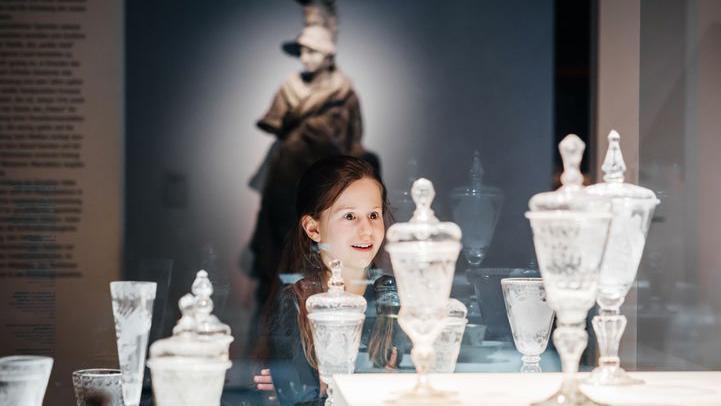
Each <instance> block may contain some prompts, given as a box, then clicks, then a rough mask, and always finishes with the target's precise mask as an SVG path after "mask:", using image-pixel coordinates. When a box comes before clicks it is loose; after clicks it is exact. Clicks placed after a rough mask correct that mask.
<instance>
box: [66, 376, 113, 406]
mask: <svg viewBox="0 0 721 406" xmlns="http://www.w3.org/2000/svg"><path fill="white" fill-rule="evenodd" d="M73 387H74V388H75V401H76V402H77V404H78V406H92V405H102V406H125V405H124V404H123V388H122V374H121V372H120V370H119V369H103V368H95V369H81V370H79V371H74V372H73Z"/></svg>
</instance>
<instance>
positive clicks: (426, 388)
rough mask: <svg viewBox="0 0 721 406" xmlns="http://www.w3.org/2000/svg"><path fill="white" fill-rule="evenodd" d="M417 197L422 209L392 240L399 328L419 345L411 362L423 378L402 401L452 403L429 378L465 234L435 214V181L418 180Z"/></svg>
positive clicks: (393, 233) (393, 232)
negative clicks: (433, 206) (435, 346)
mask: <svg viewBox="0 0 721 406" xmlns="http://www.w3.org/2000/svg"><path fill="white" fill-rule="evenodd" d="M411 195H412V196H413V201H414V202H415V203H416V210H415V211H414V213H413V217H412V218H411V220H410V221H409V222H407V223H396V224H394V225H393V226H391V227H390V228H389V229H388V232H387V234H386V235H387V240H388V244H387V246H386V250H387V251H388V253H389V254H390V257H391V262H392V264H393V272H394V274H395V277H396V282H397V284H398V295H399V297H400V301H401V309H400V311H399V313H398V323H399V324H400V326H401V328H403V331H405V333H406V334H407V335H408V337H409V338H410V339H411V341H412V342H413V350H412V351H411V358H412V359H413V364H414V365H415V367H416V372H417V373H418V381H417V383H416V386H415V387H414V388H413V389H412V390H411V391H410V392H407V393H404V394H402V395H401V398H400V399H397V401H398V402H399V403H401V404H421V403H424V402H429V401H430V402H433V401H448V398H449V397H450V396H451V395H452V394H451V393H447V392H443V391H438V390H436V389H434V388H433V387H431V385H430V383H429V382H428V372H429V371H430V369H431V367H432V366H433V363H434V362H435V353H434V350H433V342H434V341H435V340H436V337H438V335H439V334H440V333H441V331H442V330H443V327H444V320H445V319H446V316H447V312H448V310H447V305H448V297H449V296H450V293H451V285H452V282H453V274H454V271H455V265H456V260H457V259H458V254H459V253H460V250H461V243H460V239H461V230H460V228H459V227H458V226H457V225H456V224H454V223H447V222H440V221H439V220H438V219H437V218H436V216H435V215H434V214H433V210H432V209H431V203H432V201H433V197H434V195H435V192H434V190H433V184H431V182H430V181H429V180H427V179H423V178H421V179H418V180H416V181H415V182H414V183H413V187H412V189H411Z"/></svg>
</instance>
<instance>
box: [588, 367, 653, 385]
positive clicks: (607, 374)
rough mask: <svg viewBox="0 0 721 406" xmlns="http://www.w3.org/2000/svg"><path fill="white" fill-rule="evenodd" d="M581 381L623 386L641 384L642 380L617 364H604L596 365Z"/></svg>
mask: <svg viewBox="0 0 721 406" xmlns="http://www.w3.org/2000/svg"><path fill="white" fill-rule="evenodd" d="M583 383H584V384H587V385H609V386H625V385H640V384H643V380H641V379H637V378H634V377H632V376H631V375H629V374H628V372H626V370H624V369H623V368H621V367H619V366H611V365H605V366H600V367H596V368H595V369H594V370H593V371H592V372H591V375H589V376H588V378H586V379H585V380H584V381H583Z"/></svg>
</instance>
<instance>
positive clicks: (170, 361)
mask: <svg viewBox="0 0 721 406" xmlns="http://www.w3.org/2000/svg"><path fill="white" fill-rule="evenodd" d="M213 293H214V289H213V284H212V282H211V281H210V279H209V277H208V272H206V271H205V270H200V271H198V272H197V273H196V274H195V280H194V281H193V284H192V285H191V287H190V293H187V294H185V295H183V296H182V297H181V298H180V300H179V301H178V308H179V310H180V314H181V317H180V319H179V320H178V322H177V323H176V325H175V327H173V335H172V336H170V337H166V338H161V339H159V340H157V341H155V342H154V343H153V344H152V345H151V346H150V359H149V360H148V363H147V365H148V367H149V368H150V374H151V376H152V378H153V379H152V381H153V404H154V405H157V406H191V405H200V404H202V405H207V406H219V405H220V398H221V395H222V393H223V384H224V383H225V374H226V371H227V370H228V369H229V368H230V367H231V365H232V362H231V361H230V360H229V346H230V343H231V342H233V336H232V335H231V331H230V327H229V326H228V325H227V324H224V323H222V322H221V321H220V320H219V319H218V317H216V316H215V315H214V314H213V309H214V303H213V299H212V298H211V296H213Z"/></svg>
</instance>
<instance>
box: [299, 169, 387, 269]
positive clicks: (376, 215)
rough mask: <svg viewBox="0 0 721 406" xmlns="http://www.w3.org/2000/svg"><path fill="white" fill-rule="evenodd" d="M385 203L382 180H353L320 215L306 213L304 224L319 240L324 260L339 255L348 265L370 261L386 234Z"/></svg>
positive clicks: (327, 261)
mask: <svg viewBox="0 0 721 406" xmlns="http://www.w3.org/2000/svg"><path fill="white" fill-rule="evenodd" d="M382 207H383V199H382V196H381V188H380V185H379V184H378V182H376V181H375V180H374V179H371V178H362V179H359V180H357V181H355V182H353V183H351V184H350V185H349V186H348V187H347V188H346V189H345V190H344V191H343V192H342V193H341V194H340V196H338V198H337V199H336V200H335V202H333V205H332V206H331V207H329V208H328V209H326V210H324V211H323V212H322V213H321V215H320V218H319V219H312V218H311V217H310V216H306V218H305V219H304V224H303V225H304V228H305V230H306V233H307V234H308V236H309V237H310V238H311V239H312V240H314V241H316V242H318V243H319V245H320V247H321V258H322V259H323V263H325V264H328V263H329V262H330V260H332V259H334V258H336V259H340V260H341V261H343V265H344V266H346V267H353V268H357V269H360V268H365V267H367V266H368V265H370V263H371V261H373V258H375V256H376V254H377V253H378V249H379V248H380V246H381V243H382V242H383V237H384V235H385V225H384V224H383V209H382Z"/></svg>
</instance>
